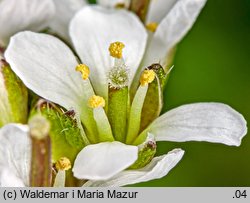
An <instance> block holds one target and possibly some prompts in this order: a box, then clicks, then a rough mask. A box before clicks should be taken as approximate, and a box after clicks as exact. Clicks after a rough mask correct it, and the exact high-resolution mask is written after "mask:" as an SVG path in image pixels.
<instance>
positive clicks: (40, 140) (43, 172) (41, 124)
mask: <svg viewBox="0 0 250 203" xmlns="http://www.w3.org/2000/svg"><path fill="white" fill-rule="evenodd" d="M29 127H30V137H31V143H32V154H31V155H32V159H31V172H30V186H31V187H49V186H51V180H52V164H51V142H50V137H49V129H50V124H49V123H48V121H47V120H46V119H45V118H44V117H42V116H34V117H33V118H32V119H31V120H30V122H29Z"/></svg>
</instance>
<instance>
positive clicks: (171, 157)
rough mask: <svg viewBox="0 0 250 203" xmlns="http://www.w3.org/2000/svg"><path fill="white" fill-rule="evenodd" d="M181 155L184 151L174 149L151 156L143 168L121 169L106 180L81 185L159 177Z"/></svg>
mask: <svg viewBox="0 0 250 203" xmlns="http://www.w3.org/2000/svg"><path fill="white" fill-rule="evenodd" d="M183 155H184V151H183V150H182V149H174V150H172V151H170V152H169V153H168V154H166V155H162V156H158V157H155V158H153V159H152V161H151V162H150V163H149V164H148V165H147V166H145V167H144V168H141V169H138V170H125V171H122V172H121V173H119V174H117V175H116V176H114V177H112V178H111V179H109V180H106V181H88V182H86V183H85V184H84V185H83V187H120V186H124V185H129V184H135V183H140V182H146V181H150V180H154V179H160V178H162V177H164V176H166V175H167V174H168V173H169V171H170V170H171V169H172V168H174V167H175V166H176V164H177V163H178V162H179V161H180V160H181V159H182V157H183Z"/></svg>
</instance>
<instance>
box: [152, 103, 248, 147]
mask: <svg viewBox="0 0 250 203" xmlns="http://www.w3.org/2000/svg"><path fill="white" fill-rule="evenodd" d="M148 131H149V132H151V133H153V134H154V135H155V137H156V140H157V141H161V140H166V141H175V142H184V141H207V142H215V143H223V144H226V145H235V146H239V145H240V144H241V139H242V138H243V137H244V135H245V134H246V133H247V127H246V121H245V119H244V117H243V116H242V115H241V114H239V113H238V112H237V111H235V110H234V109H232V108H231V107H229V106H228V105H225V104H220V103H196V104H188V105H183V106H180V107H177V108H175V109H172V110H171V111H168V112H167V113H165V114H163V115H162V116H160V117H159V118H157V119H156V120H155V121H154V122H153V123H152V125H151V126H150V127H149V129H148Z"/></svg>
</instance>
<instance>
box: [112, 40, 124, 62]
mask: <svg viewBox="0 0 250 203" xmlns="http://www.w3.org/2000/svg"><path fill="white" fill-rule="evenodd" d="M124 47H125V45H124V44H123V43H122V42H113V43H111V44H110V46H109V53H110V56H113V57H114V58H118V59H120V58H122V49H123V48H124Z"/></svg>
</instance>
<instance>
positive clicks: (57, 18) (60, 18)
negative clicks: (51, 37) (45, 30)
mask: <svg viewBox="0 0 250 203" xmlns="http://www.w3.org/2000/svg"><path fill="white" fill-rule="evenodd" d="M53 1H54V4H55V7H56V12H55V15H54V18H53V19H52V21H51V22H50V25H49V27H50V28H51V29H52V31H53V32H55V33H57V34H58V35H59V36H61V37H63V38H64V39H65V40H67V42H70V38H69V34H68V26H69V22H70V20H71V18H72V17H73V16H74V15H75V13H76V12H77V11H78V10H79V9H81V8H82V7H83V6H85V5H86V4H87V2H85V1H83V0H74V1H72V0H53Z"/></svg>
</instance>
